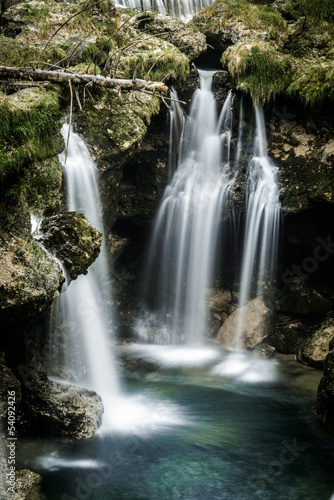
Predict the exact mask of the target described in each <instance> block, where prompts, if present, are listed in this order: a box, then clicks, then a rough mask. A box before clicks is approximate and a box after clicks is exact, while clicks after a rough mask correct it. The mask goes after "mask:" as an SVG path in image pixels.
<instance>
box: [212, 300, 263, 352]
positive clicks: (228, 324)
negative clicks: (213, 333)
mask: <svg viewBox="0 0 334 500" xmlns="http://www.w3.org/2000/svg"><path fill="white" fill-rule="evenodd" d="M239 315H243V317H244V322H243V323H244V324H243V328H242V331H241V332H240V339H236V331H237V326H238V321H239V318H240V316H239ZM271 319H272V310H271V308H270V307H268V305H266V304H265V302H264V301H263V299H262V297H258V298H256V299H253V300H250V301H249V302H248V303H247V304H246V305H245V306H243V307H241V308H239V309H236V310H235V311H234V312H233V313H232V314H231V315H230V316H229V317H228V318H227V319H226V321H225V322H224V323H223V326H222V327H221V328H220V329H219V332H218V336H217V340H218V342H220V343H221V344H223V345H225V346H226V347H239V348H242V349H253V348H254V347H255V346H257V345H258V344H260V343H261V342H262V341H263V340H264V339H265V338H266V337H267V336H268V334H269V333H270V323H271Z"/></svg>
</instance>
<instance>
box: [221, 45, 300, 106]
mask: <svg viewBox="0 0 334 500" xmlns="http://www.w3.org/2000/svg"><path fill="white" fill-rule="evenodd" d="M222 62H223V65H224V66H226V67H227V69H228V71H229V72H230V73H231V75H232V77H233V79H234V81H235V82H236V86H237V89H239V90H242V91H244V92H246V93H249V94H250V95H251V96H252V98H253V100H254V102H255V103H258V102H262V103H264V102H266V101H269V100H270V99H272V98H275V96H276V95H277V94H280V93H282V92H284V90H285V89H286V88H287V86H288V85H289V84H290V82H291V80H292V73H293V68H294V65H295V61H294V58H291V57H289V56H288V55H285V54H281V53H279V51H278V50H277V49H276V48H275V47H272V46H270V45H269V44H267V43H264V42H242V43H239V44H236V45H233V46H232V47H229V48H228V49H227V50H226V51H225V52H224V54H223V58H222Z"/></svg>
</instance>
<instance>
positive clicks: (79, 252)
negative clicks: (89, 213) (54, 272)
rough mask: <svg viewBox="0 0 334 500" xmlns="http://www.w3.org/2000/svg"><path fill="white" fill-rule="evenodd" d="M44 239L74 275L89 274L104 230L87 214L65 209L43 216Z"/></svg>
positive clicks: (42, 239)
mask: <svg viewBox="0 0 334 500" xmlns="http://www.w3.org/2000/svg"><path fill="white" fill-rule="evenodd" d="M41 230H42V232H43V236H42V238H41V242H42V243H43V245H44V246H45V247H46V248H47V249H48V250H50V251H51V252H52V254H53V255H55V256H56V257H57V258H58V259H59V260H60V261H62V262H63V263H64V265H65V267H66V269H67V271H68V273H69V274H70V276H71V278H72V279H76V278H77V277H78V275H79V274H87V272H88V267H89V266H90V265H91V264H92V263H93V262H94V260H95V259H96V258H97V256H98V255H99V253H100V246H101V243H102V234H101V233H100V232H99V231H98V230H97V229H94V228H93V227H92V226H91V225H90V223H89V222H88V220H87V219H86V217H85V216H84V215H83V214H78V213H76V212H64V213H60V214H57V215H53V216H52V217H48V218H46V219H44V220H43V222H42V227H41Z"/></svg>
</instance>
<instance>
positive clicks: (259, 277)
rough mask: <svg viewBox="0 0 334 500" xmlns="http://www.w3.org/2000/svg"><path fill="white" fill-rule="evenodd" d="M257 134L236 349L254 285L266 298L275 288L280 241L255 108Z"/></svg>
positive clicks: (272, 180) (272, 169)
mask: <svg viewBox="0 0 334 500" xmlns="http://www.w3.org/2000/svg"><path fill="white" fill-rule="evenodd" d="M255 117H256V133H255V139H254V156H253V158H252V159H251V161H250V162H249V165H248V170H247V174H246V183H247V201H246V214H247V215H246V223H245V234H244V248H243V259H242V271H241V278H240V295H239V307H241V308H242V309H240V313H239V317H238V324H237V329H236V332H235V347H239V346H240V345H242V340H243V339H242V338H241V336H242V332H243V330H244V323H245V320H246V318H245V308H243V306H244V305H245V304H246V303H247V302H248V300H249V299H250V298H251V286H252V282H254V281H255V282H256V283H257V290H256V296H261V295H262V294H263V289H264V285H265V283H266V284H267V285H269V287H270V286H271V285H272V280H273V278H274V272H275V269H276V257H277V247H278V241H279V222H280V202H279V189H278V181H277V172H278V168H277V167H276V166H275V165H274V164H273V162H272V161H271V159H270V158H269V157H268V155H267V142H266V132H265V123H264V116H263V111H262V108H261V107H260V106H259V105H258V106H256V107H255Z"/></svg>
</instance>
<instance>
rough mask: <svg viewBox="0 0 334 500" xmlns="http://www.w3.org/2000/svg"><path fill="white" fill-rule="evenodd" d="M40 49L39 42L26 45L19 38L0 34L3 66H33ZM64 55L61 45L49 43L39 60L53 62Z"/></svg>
mask: <svg viewBox="0 0 334 500" xmlns="http://www.w3.org/2000/svg"><path fill="white" fill-rule="evenodd" d="M41 50H42V49H41V45H39V44H32V45H27V44H26V43H25V42H24V41H20V40H19V39H15V38H6V37H4V36H0V60H1V64H3V65H5V66H17V67H24V66H33V63H34V62H37V61H38V60H39V55H40V53H41ZM64 57H66V51H65V50H64V49H63V48H62V47H61V46H57V45H50V46H49V47H48V48H47V50H46V51H45V53H44V54H43V57H42V59H41V60H42V61H47V62H48V63H54V62H56V61H58V60H60V59H63V58H64ZM41 67H43V65H41Z"/></svg>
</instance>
